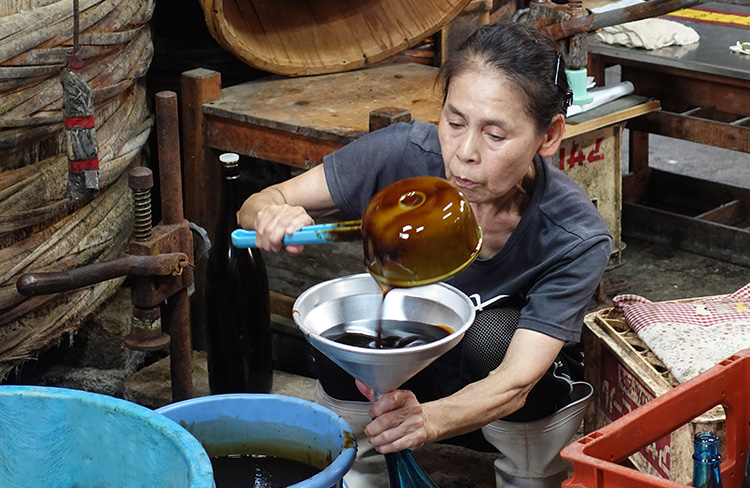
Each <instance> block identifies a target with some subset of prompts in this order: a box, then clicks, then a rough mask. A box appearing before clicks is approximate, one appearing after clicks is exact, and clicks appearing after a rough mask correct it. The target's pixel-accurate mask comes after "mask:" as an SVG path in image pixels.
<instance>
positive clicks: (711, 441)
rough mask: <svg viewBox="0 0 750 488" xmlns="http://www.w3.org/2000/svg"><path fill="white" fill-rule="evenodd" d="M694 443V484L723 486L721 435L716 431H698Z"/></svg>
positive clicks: (702, 487)
mask: <svg viewBox="0 0 750 488" xmlns="http://www.w3.org/2000/svg"><path fill="white" fill-rule="evenodd" d="M693 443H694V446H695V449H694V451H693V486H694V487H696V488H721V471H720V470H719V467H720V464H721V457H720V456H719V437H718V436H717V435H716V433H715V432H698V433H697V434H695V436H694V437H693Z"/></svg>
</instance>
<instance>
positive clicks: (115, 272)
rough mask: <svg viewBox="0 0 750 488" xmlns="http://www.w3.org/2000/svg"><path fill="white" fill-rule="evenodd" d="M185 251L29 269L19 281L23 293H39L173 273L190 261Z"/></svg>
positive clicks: (29, 294) (44, 293) (30, 294)
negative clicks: (64, 268) (37, 270)
mask: <svg viewBox="0 0 750 488" xmlns="http://www.w3.org/2000/svg"><path fill="white" fill-rule="evenodd" d="M188 263H189V262H188V257H187V255H186V254H185V253H181V252H173V253H165V254H158V255H156V256H133V255H128V256H124V257H121V258H116V259H113V260H112V261H106V262H102V263H92V264H88V265H86V266H81V267H80V268H75V269H71V270H69V271H53V272H49V273H26V274H23V275H21V276H20V277H19V278H18V281H17V282H16V289H17V290H18V292H19V293H21V294H22V295H28V296H36V295H46V294H49V293H59V292H63V291H68V290H73V289H76V288H83V287H85V286H90V285H93V284H95V283H100V282H102V281H107V280H111V279H114V278H118V277H120V276H125V275H129V276H169V275H178V274H180V273H182V270H183V268H184V267H185V266H187V265H188Z"/></svg>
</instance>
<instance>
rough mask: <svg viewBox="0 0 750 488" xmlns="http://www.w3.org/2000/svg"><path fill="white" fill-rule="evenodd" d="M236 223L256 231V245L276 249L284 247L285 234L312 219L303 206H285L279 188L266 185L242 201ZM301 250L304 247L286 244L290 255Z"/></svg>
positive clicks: (266, 249)
mask: <svg viewBox="0 0 750 488" xmlns="http://www.w3.org/2000/svg"><path fill="white" fill-rule="evenodd" d="M237 223H238V224H239V225H240V227H242V228H243V229H254V230H255V232H256V236H255V246H256V247H257V248H259V249H263V250H264V251H271V252H278V251H280V250H282V249H283V248H284V247H285V246H284V244H283V240H284V236H286V235H287V234H292V233H294V232H295V231H297V230H299V229H300V228H301V227H303V226H305V225H310V224H312V223H314V221H313V218H312V217H311V216H310V215H309V214H308V213H307V212H306V211H305V209H304V208H303V207H301V206H293V205H288V204H287V203H286V199H285V198H284V194H283V193H281V191H280V190H279V189H278V188H276V187H269V188H266V189H264V190H262V191H260V192H258V193H255V194H253V195H250V197H249V198H248V199H247V200H245V202H244V203H243V204H242V207H241V208H240V210H239V212H237ZM302 249H303V246H286V251H287V252H288V253H290V254H299V253H300V252H302Z"/></svg>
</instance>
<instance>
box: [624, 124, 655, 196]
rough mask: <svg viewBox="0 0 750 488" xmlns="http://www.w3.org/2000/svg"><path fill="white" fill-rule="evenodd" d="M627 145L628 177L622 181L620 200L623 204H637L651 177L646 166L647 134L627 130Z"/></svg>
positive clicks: (649, 169)
mask: <svg viewBox="0 0 750 488" xmlns="http://www.w3.org/2000/svg"><path fill="white" fill-rule="evenodd" d="M628 145H629V148H630V154H629V160H628V175H627V176H626V177H625V178H623V180H622V199H623V201H625V202H638V201H640V200H641V199H642V197H643V195H644V194H645V193H646V185H647V184H648V180H649V177H650V176H651V168H649V166H648V132H642V131H639V130H633V129H629V130H628Z"/></svg>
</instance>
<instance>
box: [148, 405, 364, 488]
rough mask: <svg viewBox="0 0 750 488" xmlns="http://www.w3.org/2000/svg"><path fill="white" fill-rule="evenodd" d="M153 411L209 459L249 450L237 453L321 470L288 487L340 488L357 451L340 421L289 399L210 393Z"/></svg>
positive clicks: (348, 429)
mask: <svg viewBox="0 0 750 488" xmlns="http://www.w3.org/2000/svg"><path fill="white" fill-rule="evenodd" d="M157 412H159V413H162V414H164V415H165V416H167V417H169V418H170V419H172V420H174V421H175V422H178V423H179V424H180V425H182V426H183V427H185V428H186V429H187V430H188V431H189V432H190V433H192V434H193V435H194V436H195V437H196V438H197V439H198V440H199V441H201V443H202V444H203V447H204V448H205V449H206V451H207V452H208V454H209V455H211V456H213V455H216V456H223V455H229V454H232V453H231V452H225V451H227V449H230V450H231V449H234V448H235V447H236V446H243V450H244V451H255V452H241V453H239V454H266V455H275V456H282V457H291V458H292V459H294V460H296V461H300V462H305V463H307V464H311V465H313V466H315V467H317V468H319V469H322V470H321V471H320V472H319V473H317V474H316V475H314V476H312V477H311V478H308V479H307V480H304V481H301V482H299V483H295V484H294V485H291V487H294V488H329V487H333V486H343V478H344V475H345V474H346V473H347V471H349V469H350V468H351V466H352V464H353V463H354V457H355V454H356V450H357V447H356V441H355V438H354V434H353V432H352V428H351V427H350V426H349V424H348V423H347V422H346V421H345V420H344V419H343V418H341V417H340V416H338V415H337V414H336V413H334V412H333V411H331V410H330V409H327V408H325V407H322V406H320V405H318V404H316V403H312V402H309V401H306V400H302V399H299V398H294V397H288V396H283V395H265V394H230V395H213V396H208V397H202V398H194V399H191V400H185V401H182V402H178V403H173V404H171V405H167V406H165V407H162V408H160V409H158V410H157ZM289 453H296V455H295V456H294V457H292V456H290V455H289ZM299 456H302V457H299ZM291 487H290V488H291Z"/></svg>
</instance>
